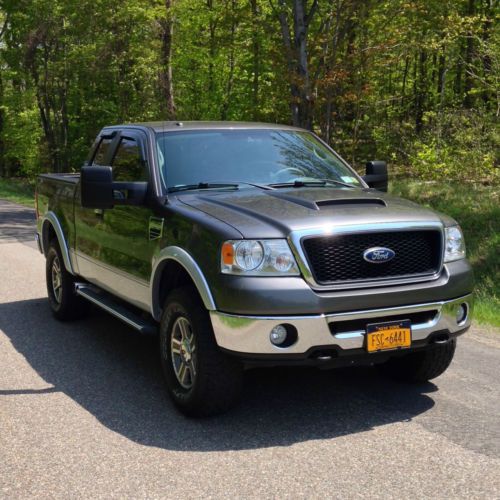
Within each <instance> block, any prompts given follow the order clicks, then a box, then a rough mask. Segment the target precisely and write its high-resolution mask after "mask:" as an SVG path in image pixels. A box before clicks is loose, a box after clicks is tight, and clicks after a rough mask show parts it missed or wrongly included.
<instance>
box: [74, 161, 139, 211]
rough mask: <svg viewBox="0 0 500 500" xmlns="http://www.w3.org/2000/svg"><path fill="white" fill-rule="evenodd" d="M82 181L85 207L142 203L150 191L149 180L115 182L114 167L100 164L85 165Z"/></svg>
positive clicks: (82, 200)
mask: <svg viewBox="0 0 500 500" xmlns="http://www.w3.org/2000/svg"><path fill="white" fill-rule="evenodd" d="M80 183H81V203H82V207H84V208H100V209H104V208H113V207H114V206H115V205H142V204H144V201H145V199H146V193H147V191H148V183H147V182H113V169H112V168H111V167H101V166H98V165H93V166H83V167H82V169H81V174H80Z"/></svg>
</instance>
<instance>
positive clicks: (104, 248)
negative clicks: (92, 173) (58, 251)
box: [77, 130, 158, 310]
mask: <svg viewBox="0 0 500 500" xmlns="http://www.w3.org/2000/svg"><path fill="white" fill-rule="evenodd" d="M146 140H147V138H146V135H145V134H144V133H142V132H140V131H135V130H130V131H129V130H123V131H121V132H120V133H119V134H118V136H117V137H115V138H114V140H113V142H112V144H111V149H110V151H109V153H108V155H107V158H106V159H105V160H104V163H105V164H107V165H111V166H112V167H113V180H114V181H117V182H120V181H123V182H149V177H150V175H149V167H148V161H147V155H146ZM96 159H97V154H96ZM94 163H95V161H94ZM101 164H102V163H101ZM115 196H116V194H115ZM82 211H83V212H87V211H89V212H92V213H91V214H87V215H88V216H93V217H94V225H93V227H92V228H91V229H90V228H89V229H90V231H89V232H90V233H92V238H90V240H92V241H93V242H96V245H95V247H93V248H92V250H93V252H94V253H93V255H92V257H94V258H93V259H92V261H93V262H92V264H93V267H92V269H89V270H88V271H87V276H85V275H84V277H85V278H87V279H89V281H91V282H93V283H95V284H97V285H99V286H101V287H102V288H104V289H106V290H108V291H110V292H112V293H113V294H115V295H117V296H121V297H123V298H124V299H126V300H127V301H129V302H132V303H134V304H135V305H137V306H138V307H141V308H142V309H145V310H149V308H150V300H151V299H150V290H149V280H150V276H151V270H152V269H151V262H152V256H153V253H154V251H155V248H156V246H157V245H158V241H154V240H150V239H149V225H150V218H151V217H152V216H153V210H152V209H151V208H150V207H149V206H148V202H147V201H146V203H145V204H144V206H127V205H117V206H115V207H114V208H111V209H106V210H87V209H82ZM87 219H88V217H87ZM87 226H88V223H87ZM77 238H78V227H77ZM96 248H97V250H96ZM96 251H97V255H95V252H96ZM80 252H81V249H80ZM94 259H96V260H97V262H96V260H94ZM96 264H97V265H96ZM80 269H81V268H80ZM82 274H83V273H82ZM89 275H90V276H89Z"/></svg>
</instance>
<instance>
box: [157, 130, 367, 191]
mask: <svg viewBox="0 0 500 500" xmlns="http://www.w3.org/2000/svg"><path fill="white" fill-rule="evenodd" d="M157 149H158V159H159V164H160V176H161V179H162V182H163V187H164V188H166V189H168V190H175V188H180V187H182V186H191V185H193V186H195V185H197V184H199V183H217V182H218V183H220V182H223V181H226V182H232V183H234V182H237V183H238V182H241V183H245V182H246V183H254V184H260V185H272V184H281V183H288V182H290V183H294V182H296V181H302V182H305V183H307V182H309V181H316V180H318V181H319V180H332V181H338V182H340V183H344V184H350V185H352V186H361V182H360V181H359V178H358V177H357V176H356V174H355V173H354V171H353V170H352V169H351V168H350V167H349V166H347V165H346V164H345V163H344V162H343V161H342V160H341V159H340V158H339V157H337V156H336V155H335V154H333V153H332V152H331V151H330V150H329V149H328V148H327V147H326V146H324V145H323V144H322V143H321V142H320V141H319V140H318V139H317V138H316V137H315V136H314V135H313V134H311V133H309V132H302V131H288V130H248V129H242V130H234V129H233V130H195V131H182V132H177V131H176V132H163V133H158V134H157Z"/></svg>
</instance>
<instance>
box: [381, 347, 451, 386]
mask: <svg viewBox="0 0 500 500" xmlns="http://www.w3.org/2000/svg"><path fill="white" fill-rule="evenodd" d="M456 346H457V341H456V339H452V340H449V341H448V342H446V343H445V344H432V345H430V346H428V347H426V348H425V349H422V350H421V351H416V352H412V353H410V354H407V355H405V356H399V357H394V358H391V359H390V360H389V361H387V362H386V363H383V364H381V365H379V368H380V370H381V371H382V373H384V374H385V375H388V376H389V377H391V378H392V379H395V380H400V381H403V382H413V383H421V382H427V381H428V380H431V379H433V378H436V377H439V375H442V374H443V373H444V372H445V371H446V369H447V368H448V366H450V363H451V361H452V360H453V356H454V354H455V349H456Z"/></svg>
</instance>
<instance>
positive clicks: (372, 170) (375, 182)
mask: <svg viewBox="0 0 500 500" xmlns="http://www.w3.org/2000/svg"><path fill="white" fill-rule="evenodd" d="M363 180H364V181H365V182H366V183H367V184H368V186H370V187H371V188H374V189H378V190H379V191H386V192H387V187H388V183H389V176H388V175H387V163H386V162H385V161H378V160H373V161H369V162H367V164H366V175H364V176H363Z"/></svg>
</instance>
